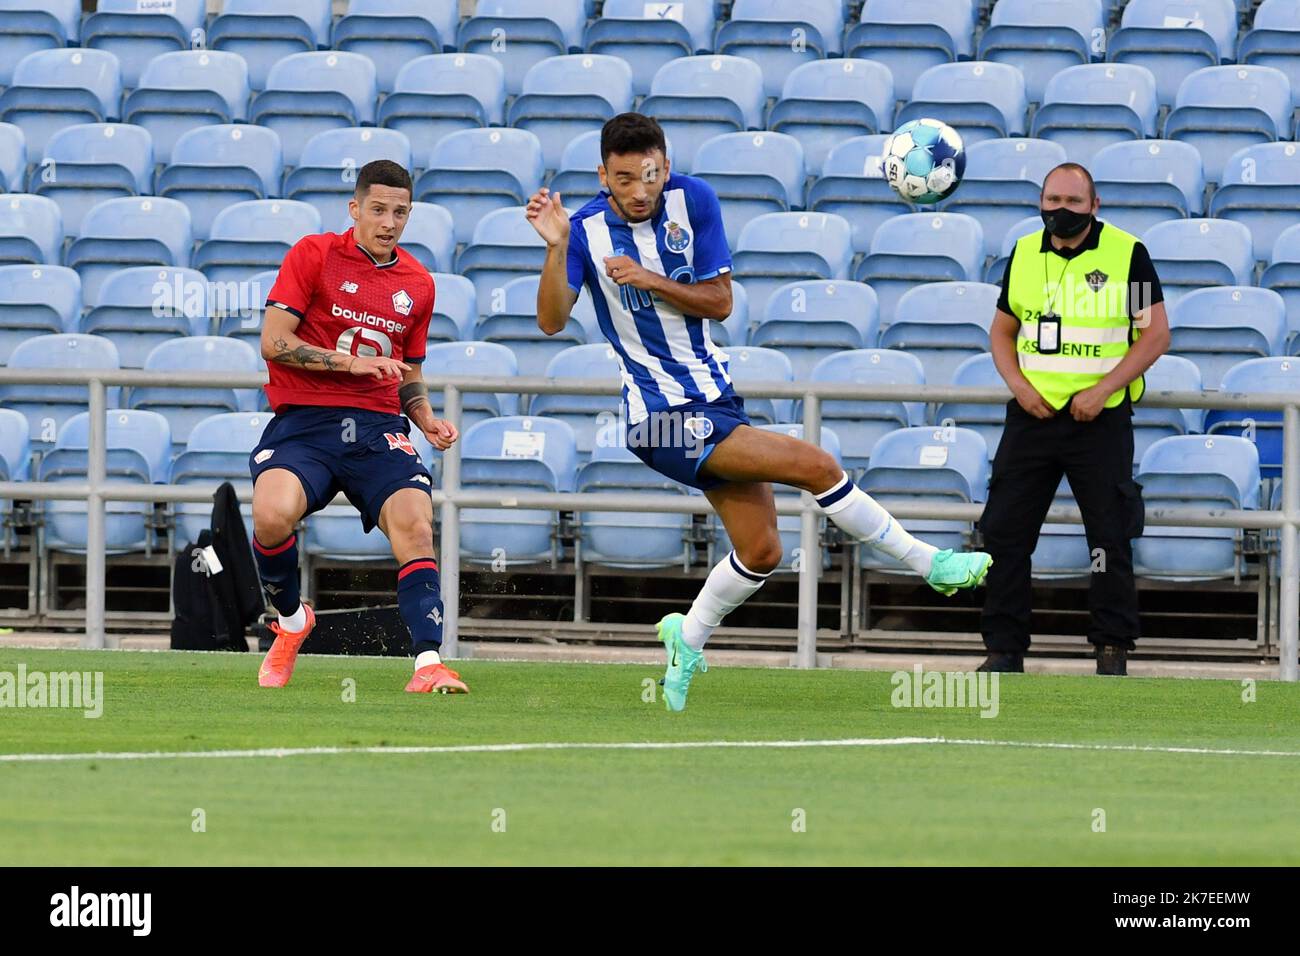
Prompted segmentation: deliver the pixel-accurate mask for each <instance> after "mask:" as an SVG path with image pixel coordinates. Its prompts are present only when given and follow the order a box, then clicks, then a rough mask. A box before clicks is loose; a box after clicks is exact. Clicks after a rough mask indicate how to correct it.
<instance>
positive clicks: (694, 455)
mask: <svg viewBox="0 0 1300 956" xmlns="http://www.w3.org/2000/svg"><path fill="white" fill-rule="evenodd" d="M748 424H749V416H748V415H746V414H745V403H744V402H743V401H742V400H741V398H740V396H739V395H736V394H735V393H732V394H731V395H729V396H727V397H725V398H723V399H721V400H719V401H716V402H691V403H690V404H687V405H677V406H674V407H673V408H672V409H670V410H668V411H666V412H651V413H650V417H649V418H646V419H644V420H643V421H641V422H638V423H637V424H635V425H632V424H629V425H628V426H627V428H626V430H625V434H626V438H627V447H628V449H629V450H630V451H631V452H632V453H633V454H634V455H636V456H637V457H638V458H640V459H641V460H642V461H643V462H645V463H646V464H647V465H649V466H650V467H651V468H653V469H654V470H655V471H657V472H659V474H661V475H664V476H665V477H667V478H671V479H673V480H674V481H680V482H681V483H682V484H684V485H689V486H690V487H692V488H698V489H700V490H701V491H708V490H709V489H710V488H716V487H718V486H719V485H725V484H726V481H725V479H722V478H715V477H713V476H712V475H701V474H700V473H699V470H700V465H702V464H704V462H705V460H706V459H707V458H708V457H709V455H711V454H713V449H714V448H716V447H717V446H718V444H719V443H720V442H721V441H723V439H725V438H726V437H727V436H728V435H730V434H731V433H732V432H733V431H735V430H736V428H737V427H738V426H740V425H748Z"/></svg>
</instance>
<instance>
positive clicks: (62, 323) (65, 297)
mask: <svg viewBox="0 0 1300 956" xmlns="http://www.w3.org/2000/svg"><path fill="white" fill-rule="evenodd" d="M79 315H81V278H80V277H79V276H78V275H77V274H76V273H75V272H73V271H72V270H71V269H68V268H65V267H64V266H46V265H39V266H32V265H8V266H0V365H4V363H5V362H7V361H8V360H9V355H10V353H11V352H13V350H14V349H15V348H17V347H18V345H20V344H21V343H22V342H24V341H25V340H27V339H29V338H31V337H32V336H34V335H42V334H46V333H59V332H75V331H76V323H77V317H78V316H79Z"/></svg>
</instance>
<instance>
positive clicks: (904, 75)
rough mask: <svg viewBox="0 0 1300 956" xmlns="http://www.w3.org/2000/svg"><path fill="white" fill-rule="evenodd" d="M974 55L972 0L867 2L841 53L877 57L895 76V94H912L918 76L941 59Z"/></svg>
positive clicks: (948, 59)
mask: <svg viewBox="0 0 1300 956" xmlns="http://www.w3.org/2000/svg"><path fill="white" fill-rule="evenodd" d="M974 53H975V4H974V3H972V2H970V0H910V2H909V3H907V4H900V3H897V2H895V0H867V2H866V3H864V4H863V5H862V16H861V22H859V23H858V24H856V25H855V26H853V27H852V28H851V29H850V30H849V33H848V36H847V37H846V38H845V41H844V55H845V56H846V57H856V58H859V59H866V60H875V61H877V62H879V63H883V64H885V66H887V67H889V70H890V72H891V73H893V74H894V93H895V95H896V96H897V97H898V98H899V99H902V100H906V99H909V98H911V96H912V87H913V84H914V83H915V82H916V79H917V77H919V76H920V75H921V74H922V73H924V72H925V71H926V70H927V69H929V68H930V67H932V66H935V65H937V64H940V63H952V62H953V61H955V60H956V59H957V58H958V57H961V58H963V59H970V58H971V57H972V56H974Z"/></svg>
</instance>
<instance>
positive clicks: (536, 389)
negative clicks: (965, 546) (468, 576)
mask: <svg viewBox="0 0 1300 956" xmlns="http://www.w3.org/2000/svg"><path fill="white" fill-rule="evenodd" d="M265 383H266V376H265V375H263V374H255V373H246V374H227V375H210V374H205V373H168V372H144V371H131V370H120V371H113V370H65V369H12V368H0V386H3V385H85V386H87V388H88V390H89V406H88V411H89V413H90V423H89V424H90V440H89V443H88V444H89V448H88V453H87V454H88V463H87V464H88V467H87V480H86V482H84V483H81V482H77V483H63V482H60V483H53V484H47V483H42V482H31V481H28V482H13V481H9V482H0V499H10V500H41V501H49V500H65V501H67V500H74V501H76V500H83V499H84V500H85V501H86V508H87V524H86V530H87V542H86V543H87V549H86V633H85V636H84V638H83V641H82V644H83V646H85V647H92V648H99V647H104V646H105V630H104V596H105V553H104V542H105V526H104V524H105V509H104V505H105V502H108V501H133V502H208V501H210V500H211V498H212V490H213V489H212V488H210V487H205V486H202V485H193V484H191V485H144V484H131V483H126V482H109V481H107V480H106V474H105V468H106V417H105V412H106V411H108V407H107V391H106V390H107V389H108V388H111V387H127V388H139V387H145V386H148V387H151V388H157V387H164V388H177V389H186V388H205V389H211V388H235V389H240V388H259V387H261V386H262V385H263V384H265ZM430 387H431V388H434V387H441V389H442V391H443V411H442V415H443V416H444V417H445V418H447V419H449V420H450V421H451V422H452V423H453V424H455V425H456V426H457V428H460V425H461V418H462V415H461V408H462V396H463V395H464V394H465V393H470V392H472V393H482V392H494V393H515V394H526V395H540V394H566V395H609V396H616V395H618V394H619V386H618V385H617V384H613V383H610V382H606V381H594V380H578V379H548V378H524V377H513V378H491V377H477V376H447V377H442V378H441V380H440V385H439V386H433V385H431V386H430ZM744 391H745V395H747V396H749V397H753V398H779V399H798V400H800V401H801V402H802V406H803V416H802V421H803V426H804V434H805V435H819V434H820V433H821V428H820V426H821V403H822V402H823V401H827V400H855V401H885V402H900V401H901V402H926V403H939V404H943V403H956V402H961V403H968V404H1003V403H1005V402H1006V401H1007V400H1008V399H1009V398H1010V393H1009V392H1007V391H1005V390H1003V389H993V388H984V389H974V388H956V387H951V386H928V385H927V386H895V385H877V386H869V385H848V384H819V383H790V382H773V383H766V384H747V385H746V387H745V389H744ZM615 404H616V403H611V406H613V405H615ZM1142 406H1143V407H1151V408H1202V409H1228V410H1236V411H1248V412H1250V411H1253V412H1263V411H1278V410H1279V409H1280V410H1281V411H1282V427H1283V466H1282V508H1281V510H1280V511H1274V510H1265V509H1259V510H1254V509H1223V508H1164V507H1156V508H1148V509H1147V513H1146V522H1147V524H1148V525H1154V526H1181V527H1212V528H1259V529H1266V528H1267V529H1277V530H1278V532H1279V539H1280V553H1281V563H1280V568H1279V577H1280V585H1281V599H1280V602H1279V638H1280V640H1279V644H1280V655H1281V662H1280V675H1281V678H1282V680H1286V681H1296V680H1298V679H1300V552H1298V551H1297V545H1298V544H1300V539H1298V538H1297V535H1298V534H1300V457H1298V453H1300V445H1298V444H1297V442H1298V441H1300V395H1294V394H1286V393H1271V392H1270V393H1257V394H1256V393H1241V392H1232V393H1221V392H1214V393H1201V392H1156V391H1148V392H1147V393H1146V394H1145V395H1144V396H1143V398H1142ZM936 427H938V426H936ZM460 448H461V446H460V443H459V442H458V443H457V444H455V445H453V446H452V447H451V448H450V449H448V450H447V451H446V452H444V453H443V456H442V487H441V488H437V489H434V490H433V502H434V504H435V505H436V506H438V507H440V508H441V518H442V521H441V527H442V540H441V548H440V554H439V557H440V561H439V566H440V568H441V574H442V592H443V595H444V614H443V646H444V648H445V649H446V653H447V655H448V656H455V655H456V654H457V649H458V637H459V598H460V560H461V549H460V510H461V509H462V508H467V507H468V508H506V509H540V510H553V511H652V512H661V513H688V514H709V513H711V512H712V508H711V507H710V506H709V504H708V502H707V501H706V500H705V499H703V498H702V497H700V496H689V497H688V496H683V495H675V494H670V493H663V494H635V493H621V494H620V493H608V494H607V493H583V492H523V491H519V492H516V491H510V492H508V493H503V492H500V491H491V490H484V489H473V488H470V489H465V488H461V487H460ZM239 498H240V500H241V501H244V502H247V501H250V500H251V494H250V493H249V492H247V491H244V492H241V493H240V494H239ZM337 500H346V499H344V498H342V497H341V496H340V498H339V499H337ZM890 510H891V512H892V513H893V514H894V515H895V516H896V517H898V518H901V519H931V520H949V521H975V520H976V519H978V518H979V516H980V514H981V513H982V511H983V505H981V504H963V503H947V502H944V503H940V502H924V501H916V502H910V503H896V504H891V506H890ZM777 511H778V512H779V513H780V514H798V515H800V516H801V519H802V520H801V525H800V547H801V548H802V549H803V553H804V554H815V553H817V551H818V549H819V547H820V542H819V534H818V517H819V515H820V511H819V510H818V508H817V506H816V503H815V502H814V500H813V498H812V496H811V495H809V494H807V493H806V492H805V493H802V494H801V495H800V499H799V501H798V502H793V501H786V502H780V501H779V502H778V504H777ZM1046 520H1047V521H1048V522H1052V523H1069V524H1080V523H1082V518H1081V516H1080V514H1079V509H1078V508H1076V507H1065V506H1060V505H1053V506H1052V507H1051V508H1050V509H1049V511H1048V513H1047V519H1046ZM798 573H799V589H798V594H799V612H798V641H797V646H796V647H797V649H796V658H795V659H796V663H797V665H798V666H799V667H815V666H816V664H817V656H816V655H817V646H816V629H817V628H816V611H817V579H818V577H819V575H820V574H821V573H822V568H821V562H819V561H804V562H802V564H801V567H800V570H799V572H798Z"/></svg>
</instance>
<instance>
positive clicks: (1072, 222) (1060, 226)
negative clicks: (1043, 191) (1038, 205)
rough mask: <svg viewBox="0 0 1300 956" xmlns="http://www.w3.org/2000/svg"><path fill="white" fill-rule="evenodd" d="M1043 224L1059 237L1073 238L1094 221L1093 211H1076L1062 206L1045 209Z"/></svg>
mask: <svg viewBox="0 0 1300 956" xmlns="http://www.w3.org/2000/svg"><path fill="white" fill-rule="evenodd" d="M1042 214H1043V225H1044V226H1046V227H1047V231H1048V232H1050V233H1051V234H1052V235H1054V236H1055V237H1056V238H1057V239H1073V238H1074V237H1075V236H1077V235H1078V234H1079V233H1081V232H1083V230H1085V229H1087V228H1088V226H1089V224H1090V223H1091V222H1092V213H1090V212H1075V211H1074V210H1073V209H1067V208H1066V207H1065V206H1061V207H1060V208H1058V209H1044V210H1043V211H1042Z"/></svg>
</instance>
